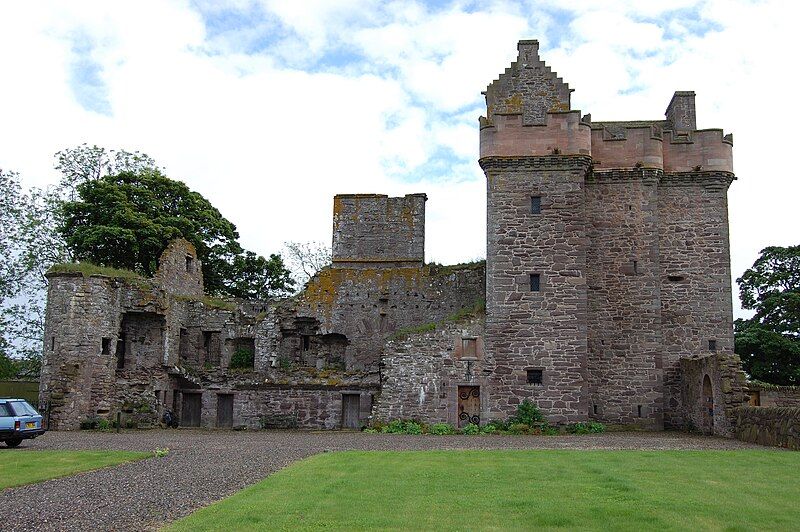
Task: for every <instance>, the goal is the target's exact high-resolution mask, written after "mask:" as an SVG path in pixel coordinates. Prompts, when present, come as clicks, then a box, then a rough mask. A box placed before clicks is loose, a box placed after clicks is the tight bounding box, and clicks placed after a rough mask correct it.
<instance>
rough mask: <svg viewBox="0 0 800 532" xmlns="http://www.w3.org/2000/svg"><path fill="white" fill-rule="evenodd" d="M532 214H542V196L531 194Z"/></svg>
mask: <svg viewBox="0 0 800 532" xmlns="http://www.w3.org/2000/svg"><path fill="white" fill-rule="evenodd" d="M531 214H542V197H541V196H531Z"/></svg>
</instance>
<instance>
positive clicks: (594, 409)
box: [592, 405, 597, 415]
mask: <svg viewBox="0 0 800 532" xmlns="http://www.w3.org/2000/svg"><path fill="white" fill-rule="evenodd" d="M592 410H593V411H594V414H595V415H597V405H592Z"/></svg>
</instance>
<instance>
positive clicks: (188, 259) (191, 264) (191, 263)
mask: <svg viewBox="0 0 800 532" xmlns="http://www.w3.org/2000/svg"><path fill="white" fill-rule="evenodd" d="M193 269H194V258H193V257H190V256H188V255H187V256H186V271H187V272H189V273H191V272H192V271H193Z"/></svg>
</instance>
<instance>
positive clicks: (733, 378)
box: [676, 353, 748, 437]
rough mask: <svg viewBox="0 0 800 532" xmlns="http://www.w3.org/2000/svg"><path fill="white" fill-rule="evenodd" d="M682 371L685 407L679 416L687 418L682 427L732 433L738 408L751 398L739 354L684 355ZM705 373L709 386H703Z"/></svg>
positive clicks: (682, 393) (731, 434) (724, 433)
mask: <svg viewBox="0 0 800 532" xmlns="http://www.w3.org/2000/svg"><path fill="white" fill-rule="evenodd" d="M679 371H680V379H681V380H680V387H681V397H682V405H683V411H682V412H681V413H679V414H676V416H677V417H679V418H680V419H681V420H682V421H683V422H684V425H683V428H685V429H690V430H699V431H701V432H704V433H707V434H716V435H720V436H727V437H732V436H733V435H734V431H735V429H736V409H737V408H739V407H740V406H743V405H746V404H747V401H748V395H747V382H746V377H745V374H744V372H743V371H742V369H741V361H740V360H739V357H738V356H737V355H725V354H722V353H717V354H714V355H706V356H702V357H698V356H695V357H691V358H682V359H681V360H680V363H679ZM706 377H708V383H709V384H710V390H708V388H705V389H704V383H705V382H706ZM708 392H710V393H708ZM709 398H711V399H712V400H710V399H709Z"/></svg>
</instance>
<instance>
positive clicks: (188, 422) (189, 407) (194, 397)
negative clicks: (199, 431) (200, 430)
mask: <svg viewBox="0 0 800 532" xmlns="http://www.w3.org/2000/svg"><path fill="white" fill-rule="evenodd" d="M202 404H203V402H202V394H199V393H190V392H183V409H182V410H181V425H182V426H184V427H199V426H200V410H201V409H202Z"/></svg>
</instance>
